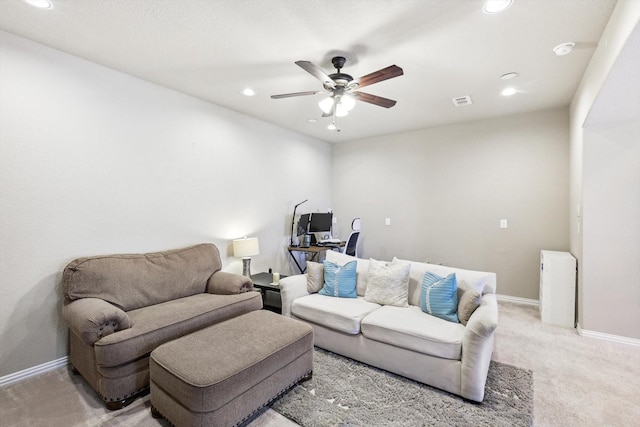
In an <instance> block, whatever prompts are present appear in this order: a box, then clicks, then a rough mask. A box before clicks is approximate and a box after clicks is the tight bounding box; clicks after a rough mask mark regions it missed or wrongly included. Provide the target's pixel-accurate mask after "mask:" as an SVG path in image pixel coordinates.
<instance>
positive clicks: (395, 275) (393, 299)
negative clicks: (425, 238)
mask: <svg viewBox="0 0 640 427" xmlns="http://www.w3.org/2000/svg"><path fill="white" fill-rule="evenodd" d="M410 269H411V264H410V263H408V262H392V263H386V262H383V261H376V260H375V259H370V260H369V274H368V278H367V290H366V292H365V294H364V299H365V301H368V302H375V303H377V304H382V305H393V306H396V307H408V306H409V302H408V300H409V271H410Z"/></svg>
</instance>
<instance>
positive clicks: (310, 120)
mask: <svg viewBox="0 0 640 427" xmlns="http://www.w3.org/2000/svg"><path fill="white" fill-rule="evenodd" d="M307 121H308V122H309V123H315V122H317V121H318V120H317V119H307Z"/></svg>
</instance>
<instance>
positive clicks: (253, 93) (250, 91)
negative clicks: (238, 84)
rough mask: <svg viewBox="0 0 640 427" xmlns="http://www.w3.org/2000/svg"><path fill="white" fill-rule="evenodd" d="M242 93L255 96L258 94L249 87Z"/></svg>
mask: <svg viewBox="0 0 640 427" xmlns="http://www.w3.org/2000/svg"><path fill="white" fill-rule="evenodd" d="M242 94H243V95H244V96H254V95H255V94H256V91H255V90H253V89H251V88H250V87H248V88H246V89H244V90H243V91H242Z"/></svg>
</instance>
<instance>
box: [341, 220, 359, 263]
mask: <svg viewBox="0 0 640 427" xmlns="http://www.w3.org/2000/svg"><path fill="white" fill-rule="evenodd" d="M351 230H352V231H351V234H349V238H348V239H347V244H346V245H344V249H343V250H342V253H344V254H347V255H351V256H353V257H356V258H357V257H358V238H359V237H360V218H355V219H354V220H353V221H352V222H351Z"/></svg>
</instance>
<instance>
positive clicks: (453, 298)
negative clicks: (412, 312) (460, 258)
mask: <svg viewBox="0 0 640 427" xmlns="http://www.w3.org/2000/svg"><path fill="white" fill-rule="evenodd" d="M420 308H421V309H422V311H424V312H425V313H428V314H431V315H432V316H437V317H440V318H441V319H444V320H448V321H449V322H456V323H458V282H457V281H456V273H451V274H449V275H448V276H447V277H440V276H438V275H437V274H433V273H431V272H429V271H427V272H426V273H424V278H423V279H422V288H421V290H420Z"/></svg>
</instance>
